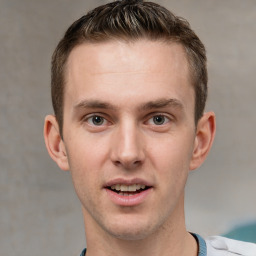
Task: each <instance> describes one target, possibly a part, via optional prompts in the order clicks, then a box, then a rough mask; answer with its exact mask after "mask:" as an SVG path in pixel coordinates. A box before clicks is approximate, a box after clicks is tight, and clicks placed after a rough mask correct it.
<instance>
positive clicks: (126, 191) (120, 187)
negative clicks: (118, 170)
mask: <svg viewBox="0 0 256 256" xmlns="http://www.w3.org/2000/svg"><path fill="white" fill-rule="evenodd" d="M106 188H107V189H108V190H111V191H112V192H114V193H116V194H118V195H120V196H134V195H137V194H140V193H142V192H144V191H146V190H148V189H150V188H151V187H150V186H146V185H144V184H132V185H126V184H115V185H111V186H108V187H106Z"/></svg>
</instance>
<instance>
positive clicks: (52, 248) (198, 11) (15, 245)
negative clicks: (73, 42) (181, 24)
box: [0, 0, 256, 256]
mask: <svg viewBox="0 0 256 256" xmlns="http://www.w3.org/2000/svg"><path fill="white" fill-rule="evenodd" d="M105 2H107V1H92V0H90V1H85V0H84V1H82V0H74V1H71V0H0V46H1V47H0V61H1V64H0V90H1V91H0V92H1V93H0V164H1V171H0V194H1V195H0V214H1V215H0V236H1V239H0V248H1V253H0V254H1V255H3V256H5V255H11V256H12V255H24V256H32V255H37V256H43V255H63V256H65V255H78V253H79V252H80V250H81V249H82V248H83V247H84V246H85V236H84V230H83V220H82V214H81V210H80V204H79V202H78V199H77V198H76V196H75V193H74V191H73V188H72V182H71V179H70V175H69V173H68V172H62V171H60V170H59V169H58V168H57V166H56V165H55V164H54V163H53V162H52V160H51V159H50V157H48V155H47V152H46V149H45V146H44V141H43V136H42V134H43V121H44V116H45V115H46V114H47V113H51V112H52V109H51V103H50V90H49V88H50V87H49V86H50V85H49V84H50V58H51V54H52V52H53V50H54V48H55V46H56V44H57V42H58V40H59V39H60V37H61V36H62V35H63V33H64V31H65V30H66V28H67V26H68V25H70V24H71V22H73V21H74V20H75V19H77V18H79V17H80V16H81V15H82V14H84V13H85V12H86V11H88V10H89V9H91V8H93V7H95V6H97V5H99V4H102V3H105ZM157 2H158V3H162V4H163V5H165V6H167V7H168V8H169V9H171V10H172V11H173V12H174V13H176V14H178V15H180V16H183V17H186V18H187V19H188V20H189V21H190V23H191V25H192V27H193V28H194V30H195V31H196V32H197V33H198V35H199V36H200V38H201V39H202V40H203V42H204V43H205V45H206V47H207V50H208V58H209V76H210V83H209V85H210V96H209V102H208V107H207V109H211V110H214V111H215V112H216V114H217V137H216V140H215V144H214V146H213V149H212V152H211V154H210V156H209V158H208V160H207V161H206V163H205V164H204V165H203V166H202V167H201V168H200V169H199V170H197V171H195V172H193V173H191V175H190V177H189V181H188V185H187V191H186V192H187V200H186V211H187V225H188V228H189V230H191V231H194V232H197V233H200V234H202V235H203V236H206V235H212V234H221V233H222V232H225V231H227V230H228V229H229V228H230V227H232V226H233V225H235V224H236V223H239V222H246V221H250V220H253V219H256V203H255V201H256V200H255V195H256V193H255V192H256V186H255V185H256V170H255V169H256V168H255V167H256V156H255V153H256V150H255V146H256V137H255V127H256V115H255V110H254V109H255V106H256V103H255V96H256V86H255V72H256V67H255V66H256V61H255V60H256V50H255V40H256V2H255V1H254V0H251V1H250V0H243V1H241V0H215V1H213V0H212V1H210V0H208V1H207V0H198V1H196V0H194V1H191V0H179V1H178V0H176V1H174V0H173V1H157Z"/></svg>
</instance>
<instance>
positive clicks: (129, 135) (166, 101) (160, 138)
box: [63, 40, 196, 239]
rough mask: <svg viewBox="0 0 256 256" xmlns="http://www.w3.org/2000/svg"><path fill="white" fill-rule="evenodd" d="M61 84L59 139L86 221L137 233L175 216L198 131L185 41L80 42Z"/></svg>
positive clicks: (120, 233)
mask: <svg viewBox="0 0 256 256" xmlns="http://www.w3.org/2000/svg"><path fill="white" fill-rule="evenodd" d="M65 86H66V87H65V96H64V126H63V138H64V145H65V150H66V154H67V157H68V168H69V169H70V171H71V174H72V179H73V183H74V186H75V190H76V192H77V195H78V197H79V199H80V201H81V203H82V206H83V212H84V215H85V224H86V225H91V226H93V227H94V228H95V229H96V230H99V232H103V233H104V232H107V233H108V234H111V235H114V236H116V237H121V238H123V239H139V238H143V237H145V236H147V235H148V234H151V233H152V232H154V231H156V230H158V229H159V228H160V227H164V225H167V223H169V222H170V221H171V219H172V220H173V219H175V218H176V220H177V218H180V216H182V214H183V191H184V186H185V183H186V179H187V175H188V172H189V169H190V165H191V158H192V154H193V150H194V144H195V130H196V128H195V123H194V105H195V102H194V98H195V97H194V89H193V86H192V85H191V81H190V77H189V69H188V63H187V59H186V55H185V52H184V50H183V48H182V46H180V45H178V44H174V43H172V44H166V43H164V42H152V41H147V40H139V41H137V42H134V43H125V42H118V41H110V42H105V43H98V44H83V45H80V46H78V47H76V48H75V49H74V50H73V51H72V52H71V54H70V56H69V59H68V63H67V70H66V85H65ZM122 190H123V191H122Z"/></svg>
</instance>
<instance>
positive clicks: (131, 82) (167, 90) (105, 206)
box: [44, 0, 256, 256]
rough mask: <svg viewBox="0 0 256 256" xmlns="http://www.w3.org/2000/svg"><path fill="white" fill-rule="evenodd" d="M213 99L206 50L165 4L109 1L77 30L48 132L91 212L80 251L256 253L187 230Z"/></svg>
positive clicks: (56, 79)
mask: <svg viewBox="0 0 256 256" xmlns="http://www.w3.org/2000/svg"><path fill="white" fill-rule="evenodd" d="M206 98H207V69H206V56H205V48H204V46H203V44H202V43H201V41H200V40H199V38H198V37H197V36H196V34H195V33H194V32H193V31H192V30H191V28H190V27H189V24H188V23H187V22H186V21H185V20H183V19H181V18H178V17H176V16H175V15H173V14H172V13H171V12H169V11H168V10H166V9H165V8H163V7H161V6H159V5H157V4H155V3H150V2H143V1H128V0H126V1H116V2H113V3H109V4H106V5H103V6H100V7H98V8H96V9H94V10H93V11H91V12H89V13H88V14H87V15H85V16H83V17H82V18H80V19H79V20H78V21H76V22H75V23H73V24H72V25H71V27H70V28H69V29H68V30H67V32H66V34H65V36H64V38H63V39H62V40H61V41H60V43H59V45H58V46H57V48H56V50H55V53H54V55H53V59H52V102H53V107H54V111H55V115H49V116H47V117H46V119H45V131H44V135H45V141H46V146H47V149H48V151H49V154H50V156H51V157H52V158H53V160H54V161H55V162H56V163H57V164H58V166H59V167H60V168H61V169H62V170H70V172H71V175H72V179H73V183H74V187H75V190H76V193H77V195H78V197H79V199H80V201H81V204H82V209H83V216H84V223H85V230H86V239H87V249H86V250H84V251H83V252H82V254H81V255H85V253H86V255H87V256H97V255H100V256H104V255H124V256H126V255H127V256H128V255H147V256H150V255H154V256H155V255H162V256H165V255H166V256H167V255H168V256H170V255H175V256H177V255H181V256H183V255H184V256H185V255H186V256H195V255H206V251H208V252H207V253H208V254H207V255H237V254H239V253H240V255H256V249H255V245H253V244H245V243H239V244H238V242H236V243H234V242H233V241H232V240H231V241H230V240H227V239H224V238H220V237H213V238H211V239H208V240H206V241H205V240H204V239H203V238H201V237H200V236H199V235H197V234H193V233H189V232H187V231H186V227H185V218H184V187H185V184H186V180H187V177H188V173H189V172H190V171H191V170H194V169H196V168H198V167H199V166H200V165H201V164H202V163H203V161H204V160H205V158H206V156H207V154H208V152H209V150H210V148H211V145H212V142H213V139H214V134H215V115H214V113H213V112H207V113H204V106H205V101H206ZM233 243H234V245H233Z"/></svg>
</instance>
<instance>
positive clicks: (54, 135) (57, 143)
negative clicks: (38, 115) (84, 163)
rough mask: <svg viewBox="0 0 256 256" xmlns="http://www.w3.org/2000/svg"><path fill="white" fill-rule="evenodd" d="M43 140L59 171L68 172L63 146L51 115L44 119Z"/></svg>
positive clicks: (56, 123)
mask: <svg viewBox="0 0 256 256" xmlns="http://www.w3.org/2000/svg"><path fill="white" fill-rule="evenodd" d="M44 140H45V145H46V148H47V150H48V153H49V155H50V157H51V158H52V159H53V160H54V161H55V162H56V163H57V165H58V166H59V167H60V169H62V170H64V171H67V170H69V164H68V158H67V152H66V148H65V144H64V141H63V140H62V138H61V136H60V132H59V124H58V122H57V120H56V117H55V116H53V115H48V116H46V117H45V122H44Z"/></svg>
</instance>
